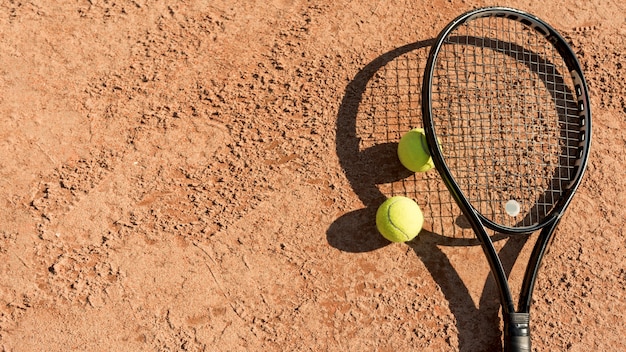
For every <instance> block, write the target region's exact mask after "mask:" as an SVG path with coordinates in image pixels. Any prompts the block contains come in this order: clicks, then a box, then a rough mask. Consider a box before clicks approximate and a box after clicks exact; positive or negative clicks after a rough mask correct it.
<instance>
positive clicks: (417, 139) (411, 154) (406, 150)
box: [398, 128, 435, 172]
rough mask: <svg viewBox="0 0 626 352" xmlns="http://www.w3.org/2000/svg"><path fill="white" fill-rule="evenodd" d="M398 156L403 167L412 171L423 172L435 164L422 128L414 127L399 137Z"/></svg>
mask: <svg viewBox="0 0 626 352" xmlns="http://www.w3.org/2000/svg"><path fill="white" fill-rule="evenodd" d="M398 158H400V162H401V163H402V165H404V167H406V168H407V169H409V170H411V171H413V172H425V171H428V170H430V169H432V168H433V167H434V166H435V164H433V159H432V158H431V157H430V151H429V150H428V143H427V142H426V135H425V134H424V129H423V128H414V129H412V130H410V131H409V132H407V133H405V134H404V136H402V138H400V143H398Z"/></svg>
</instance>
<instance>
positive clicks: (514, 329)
mask: <svg viewBox="0 0 626 352" xmlns="http://www.w3.org/2000/svg"><path fill="white" fill-rule="evenodd" d="M480 17H505V18H508V19H511V20H515V21H518V22H521V23H522V24H524V25H525V26H526V27H527V28H530V29H533V30H535V31H537V32H539V33H540V34H542V35H543V36H544V37H545V38H546V40H548V41H549V42H550V43H552V44H553V46H554V47H555V48H556V50H557V51H558V52H559V54H560V55H561V57H562V58H563V60H564V62H565V64H566V66H567V67H568V69H569V70H570V72H569V73H570V74H571V76H572V79H573V82H574V86H575V87H574V89H575V92H572V93H573V94H575V95H576V97H577V99H578V110H579V116H580V131H581V137H580V141H579V142H580V143H579V148H578V155H577V163H576V165H577V170H576V173H575V175H574V177H573V178H572V180H571V182H569V184H567V185H566V189H565V190H564V191H563V193H562V195H561V197H560V199H559V201H558V202H557V203H556V204H555V206H554V208H553V209H551V211H550V212H549V214H547V215H546V216H545V218H543V219H542V221H540V222H539V223H537V224H534V225H531V226H525V227H517V228H516V227H504V226H501V225H499V224H496V223H494V222H492V221H490V220H489V219H487V218H486V217H484V216H483V215H481V214H480V213H478V212H477V211H476V210H475V209H474V207H472V205H471V204H470V202H469V201H468V199H467V198H466V197H465V195H464V194H463V192H462V191H461V188H460V186H459V185H458V183H457V182H456V181H455V180H454V177H453V176H452V173H451V171H450V169H449V168H448V166H447V165H446V163H445V161H444V157H443V152H442V148H441V146H440V144H439V141H438V140H437V136H436V135H435V127H434V123H433V119H432V104H431V102H432V100H431V98H432V81H433V74H434V64H435V63H436V60H437V56H438V54H439V51H440V49H441V47H442V46H443V45H444V41H445V40H446V38H447V37H448V35H449V34H451V33H452V32H453V31H454V30H455V29H456V28H458V27H459V26H461V25H462V24H463V23H466V22H468V21H471V20H473V19H475V18H480ZM587 92H588V89H587V84H586V82H585V79H584V76H583V73H582V70H581V68H580V64H579V62H578V60H577V58H576V55H575V53H574V52H573V50H572V49H571V48H570V46H569V45H568V44H567V42H566V41H565V39H564V38H563V37H562V36H561V35H560V34H559V33H558V32H557V31H556V30H555V29H553V28H552V27H551V26H550V25H548V24H547V23H546V22H544V21H542V20H541V19H539V18H537V17H535V16H533V15H531V14H528V13H526V12H523V11H520V10H516V9H512V8H507V7H485V8H479V9H476V10H473V11H469V12H466V13H465V14H462V15H461V16H459V17H457V18H456V19H454V20H453V21H452V22H450V23H449V24H448V25H447V26H446V27H445V28H444V29H443V30H442V31H441V33H440V34H439V36H438V37H437V40H436V42H435V44H434V45H433V46H432V47H431V50H430V53H429V56H428V61H427V63H426V69H425V74H424V80H423V86H422V117H423V120H424V130H425V134H426V140H427V142H428V146H429V148H430V151H431V156H432V159H433V162H434V164H435V167H436V168H437V170H438V172H439V174H440V175H441V177H442V179H443V181H444V183H445V184H446V187H447V188H448V190H449V191H450V193H451V195H452V197H453V198H454V200H455V201H456V203H457V204H458V206H459V208H460V209H461V211H462V212H463V214H465V216H466V217H467V218H468V220H469V223H470V224H471V226H472V229H473V230H474V232H475V234H476V236H477V238H478V239H479V241H480V242H481V246H482V249H483V251H484V252H485V256H486V257H487V260H488V262H489V266H490V268H491V273H492V275H493V276H494V278H495V281H496V285H497V287H498V291H499V293H500V302H501V305H502V315H503V320H504V350H505V351H530V348H531V347H530V346H531V343H530V324H529V321H530V316H529V313H530V305H531V301H532V292H533V289H534V286H535V282H536V279H537V273H538V271H539V267H540V265H541V260H542V258H543V256H544V254H545V253H546V249H547V248H548V246H549V243H550V240H551V238H552V235H553V233H554V230H555V228H556V226H557V224H558V223H559V220H560V219H561V217H562V215H563V214H564V212H565V210H566V208H567V206H568V205H569V203H570V202H571V200H572V197H573V195H574V193H575V192H576V190H577V188H578V186H579V185H580V182H581V180H582V177H583V174H584V172H585V169H586V165H587V160H588V157H589V150H590V147H591V109H590V102H589V96H588V93H587ZM485 228H489V229H491V230H494V231H496V232H500V233H504V234H510V235H518V234H522V235H529V234H531V233H534V232H536V231H539V230H541V232H540V234H539V237H538V239H537V242H536V244H535V247H534V248H533V250H532V252H531V255H530V259H529V261H528V266H527V268H526V271H525V273H524V278H523V281H522V286H521V289H520V294H519V301H518V308H517V310H516V309H515V304H514V302H513V298H512V294H511V290H510V287H509V284H508V279H507V275H506V272H505V270H504V268H503V266H502V262H501V260H500V257H499V256H498V253H497V251H496V249H495V247H494V245H493V241H492V240H491V238H490V236H489V235H488V233H487V231H486V229H485Z"/></svg>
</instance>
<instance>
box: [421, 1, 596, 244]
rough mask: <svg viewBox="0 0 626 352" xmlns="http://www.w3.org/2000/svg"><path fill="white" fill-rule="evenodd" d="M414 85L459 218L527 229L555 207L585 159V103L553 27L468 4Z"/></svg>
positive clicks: (571, 57)
mask: <svg viewBox="0 0 626 352" xmlns="http://www.w3.org/2000/svg"><path fill="white" fill-rule="evenodd" d="M422 94H423V97H422V116H423V119H424V129H425V132H426V137H427V140H428V144H429V146H430V149H431V155H432V157H433V161H434V164H435V166H436V168H437V169H438V171H439V173H440V174H441V176H442V178H443V180H444V182H445V184H446V186H447V187H448V189H449V190H450V193H451V194H452V196H453V197H454V199H455V200H456V202H457V203H458V204H459V206H460V207H461V209H462V210H463V212H464V213H465V214H466V215H468V217H470V218H475V219H479V220H480V222H481V223H482V224H483V225H485V226H486V227H488V228H490V229H492V230H495V231H498V232H502V233H507V234H520V233H523V234H526V233H531V232H534V231H536V230H538V229H540V228H542V227H544V226H546V225H547V224H549V223H551V222H554V221H556V220H557V219H558V218H559V217H560V216H561V215H562V214H563V211H564V210H565V208H566V207H567V205H568V204H569V202H570V200H571V197H572V195H573V194H574V192H575V190H576V189H577V187H578V185H579V184H580V181H581V179H582V176H583V174H584V170H585V168H586V164H587V159H588V155H589V148H590V143H591V110H590V103H589V96H588V90H587V84H586V82H585V79H584V76H583V72H582V70H581V68H580V64H579V63H578V60H577V59H576V56H575V54H574V52H573V51H572V49H571V48H570V47H569V45H568V44H567V42H566V41H565V39H564V38H563V37H562V36H561V35H559V34H558V33H557V32H556V30H554V29H553V28H552V27H551V26H549V25H548V24H547V23H545V22H544V21H542V20H540V19H538V18H536V17H535V16H532V15H530V14H528V13H525V12H523V11H519V10H515V9H511V8H504V7H488V8H480V9H477V10H473V11H470V12H467V13H465V14H463V15H461V16H459V17H458V18H456V19H455V20H454V21H452V22H451V23H450V24H449V25H448V26H447V27H446V28H445V29H444V30H443V31H442V32H441V34H440V35H439V36H438V38H437V40H436V42H435V44H434V45H433V46H432V48H431V50H430V53H429V57H428V61H427V63H426V70H425V74H424V80H423V87H422Z"/></svg>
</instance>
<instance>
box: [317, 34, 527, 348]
mask: <svg viewBox="0 0 626 352" xmlns="http://www.w3.org/2000/svg"><path fill="white" fill-rule="evenodd" d="M433 43H434V40H425V41H419V42H416V43H412V44H408V45H405V46H402V47H399V48H396V49H394V50H392V51H390V52H387V53H385V54H383V55H381V56H379V57H377V58H376V59H374V60H373V61H372V62H370V63H369V64H367V65H366V66H365V67H364V68H363V69H362V70H361V71H359V72H358V73H357V75H356V76H355V77H354V79H353V80H352V81H351V82H350V83H349V84H348V86H347V87H346V93H345V95H344V97H343V100H342V103H341V106H340V109H339V113H338V117H337V147H336V148H337V149H336V151H337V155H338V157H339V161H340V163H341V166H342V168H343V170H344V172H345V174H346V177H347V178H348V180H349V182H350V184H351V187H352V188H353V190H354V191H355V193H356V194H357V196H358V197H359V199H360V200H361V202H362V203H363V204H364V205H365V208H364V209H359V210H355V211H353V212H350V213H347V214H345V215H343V216H342V217H340V218H339V219H337V220H336V221H335V222H334V223H333V224H332V225H331V226H330V228H329V229H328V231H327V240H328V242H329V244H330V245H332V246H333V247H335V248H337V249H340V250H342V251H346V252H367V251H373V250H376V249H378V248H381V247H383V246H386V245H388V244H389V242H388V241H387V240H385V239H384V238H383V237H382V236H381V235H380V234H379V233H378V231H377V230H376V225H375V214H376V210H377V208H378V206H379V205H380V204H381V203H382V202H383V201H384V200H385V199H386V198H388V197H391V196H395V195H403V196H407V197H409V198H412V199H414V200H415V201H416V202H417V203H418V204H419V205H420V207H421V208H422V210H423V212H424V217H425V222H424V229H423V230H422V232H421V233H420V235H419V236H418V237H417V238H416V239H415V240H413V241H411V242H408V245H409V246H410V247H411V248H412V250H413V251H414V252H415V254H416V255H417V256H418V257H419V258H420V260H421V261H422V262H423V263H424V265H425V266H426V268H427V269H428V271H429V273H430V275H431V277H432V278H433V279H434V280H435V281H436V283H437V284H438V285H439V287H440V288H441V290H442V292H443V294H444V296H445V298H446V300H447V301H448V302H449V307H450V310H451V313H452V314H453V315H454V316H455V318H456V327H457V331H458V344H459V349H460V350H461V351H480V350H487V351H488V350H494V349H496V348H499V346H501V333H500V332H499V331H498V330H497V329H493V326H498V324H500V318H499V309H500V303H499V301H498V300H497V297H498V295H497V287H496V284H495V281H494V280H493V278H492V276H491V275H489V276H488V277H487V280H486V281H485V283H484V286H483V289H482V290H481V292H480V300H479V303H478V307H476V304H475V303H474V301H473V299H472V296H471V294H470V291H469V289H468V288H467V287H466V285H465V283H464V282H463V280H462V279H461V277H460V276H459V273H458V272H457V271H456V270H455V269H454V267H453V265H452V263H451V262H450V260H449V258H448V257H447V255H446V254H445V253H444V251H442V249H441V248H440V247H462V246H479V245H480V243H479V241H478V240H477V239H476V236H475V235H474V232H473V231H472V229H471V228H470V226H469V224H468V223H467V221H466V220H465V219H464V217H463V215H462V212H461V211H460V210H459V209H458V207H457V206H456V203H455V202H454V200H453V199H452V197H451V196H450V194H449V192H448V190H447V188H446V186H445V185H444V183H443V181H442V180H441V179H440V177H439V174H438V173H437V172H436V171H435V170H432V171H430V172H426V173H412V172H410V171H408V170H406V169H405V168H404V167H403V166H402V165H401V164H400V162H399V160H398V157H397V154H396V150H397V143H398V141H399V140H400V137H401V136H402V135H403V134H404V133H406V132H407V131H409V130H411V129H412V128H416V127H422V116H421V87H422V78H423V77H422V76H423V72H424V67H425V64H426V59H427V56H428V51H429V49H430V46H431V45H432V44H433ZM492 238H493V240H494V241H497V240H503V239H507V238H508V240H507V241H506V243H505V244H504V245H503V246H502V248H501V250H500V255H501V256H502V258H503V265H504V268H505V270H506V272H507V275H508V274H509V273H510V271H511V269H512V267H513V265H514V263H515V261H516V260H517V258H518V256H519V253H520V251H521V249H522V248H523V247H524V244H525V243H526V241H527V239H528V236H512V237H509V236H506V235H502V234H494V236H493V237H492Z"/></svg>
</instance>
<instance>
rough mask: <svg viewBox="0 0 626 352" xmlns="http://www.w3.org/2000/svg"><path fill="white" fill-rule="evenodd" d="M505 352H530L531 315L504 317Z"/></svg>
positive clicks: (515, 314) (516, 314) (510, 314)
mask: <svg viewBox="0 0 626 352" xmlns="http://www.w3.org/2000/svg"><path fill="white" fill-rule="evenodd" d="M504 352H530V314H528V313H509V314H508V316H505V317H504Z"/></svg>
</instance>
